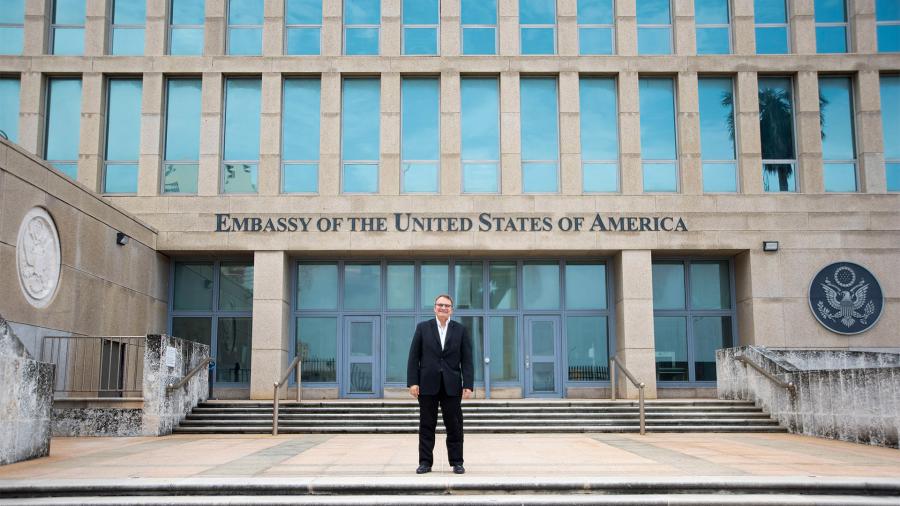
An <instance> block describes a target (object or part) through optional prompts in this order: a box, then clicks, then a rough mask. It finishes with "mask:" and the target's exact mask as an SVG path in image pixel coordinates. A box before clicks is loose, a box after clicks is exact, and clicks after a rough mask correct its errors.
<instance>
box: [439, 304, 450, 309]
mask: <svg viewBox="0 0 900 506" xmlns="http://www.w3.org/2000/svg"><path fill="white" fill-rule="evenodd" d="M434 307H439V308H442V309H443V308H447V309H450V308H452V307H453V304H435V305H434Z"/></svg>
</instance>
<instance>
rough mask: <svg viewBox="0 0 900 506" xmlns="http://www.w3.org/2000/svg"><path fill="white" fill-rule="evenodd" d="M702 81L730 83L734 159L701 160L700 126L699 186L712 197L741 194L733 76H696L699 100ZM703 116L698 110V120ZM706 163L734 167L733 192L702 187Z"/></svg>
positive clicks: (701, 111) (738, 137)
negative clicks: (713, 80)
mask: <svg viewBox="0 0 900 506" xmlns="http://www.w3.org/2000/svg"><path fill="white" fill-rule="evenodd" d="M702 79H728V80H729V81H730V82H731V97H732V100H731V116H732V119H733V121H734V159H732V160H719V159H710V160H707V159H705V158H703V127H702V124H701V127H700V130H699V132H700V135H699V136H698V138H699V141H700V180H701V181H700V184H701V187H702V189H703V193H704V194H712V195H716V194H719V195H734V194H736V193H741V161H740V156H739V154H740V152H741V146H740V139H741V132H740V122H739V121H738V114H739V111H738V110H737V89H736V88H735V76H734V75H731V74H728V75H722V74H700V75H698V76H697V95H698V100H699V95H700V81H701V80H702ZM701 114H703V110H702V108H698V120H701V118H700V115H701ZM707 163H709V164H714V165H725V164H730V165H734V190H733V191H707V190H706V188H705V185H704V181H703V179H704V178H703V176H704V169H705V167H704V165H706V164H707Z"/></svg>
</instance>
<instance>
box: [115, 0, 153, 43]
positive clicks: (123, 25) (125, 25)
mask: <svg viewBox="0 0 900 506" xmlns="http://www.w3.org/2000/svg"><path fill="white" fill-rule="evenodd" d="M117 2H119V0H109V15H108V16H107V20H108V21H109V30H108V33H107V36H106V37H107V38H106V47H107V51H106V53H107V54H108V55H109V56H144V55H146V52H147V11H146V2H145V5H144V24H142V25H141V24H134V23H115V19H116V3H117ZM116 30H142V31H143V32H144V38H143V42H144V44H143V47H141V52H140V54H116V53H114V52H113V50H114V48H115V34H116Z"/></svg>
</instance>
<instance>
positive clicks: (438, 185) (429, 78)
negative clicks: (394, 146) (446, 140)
mask: <svg viewBox="0 0 900 506" xmlns="http://www.w3.org/2000/svg"><path fill="white" fill-rule="evenodd" d="M416 80H420V81H421V80H427V81H434V82H435V83H436V84H437V88H438V90H437V92H438V93H437V148H438V152H437V158H436V159H434V160H407V159H404V158H403V144H404V142H403V132H404V130H403V83H404V82H405V81H416ZM460 109H462V107H460ZM461 114H462V112H461V111H460V115H461ZM460 151H462V149H460ZM460 158H461V157H460ZM461 163H462V160H460V164H461ZM432 164H433V165H435V166H437V174H435V176H436V178H437V181H435V189H434V191H409V190H407V189H406V187H405V184H406V178H405V177H404V174H403V170H404V166H405V165H413V166H415V165H432ZM440 193H441V78H440V76H429V75H414V76H403V77H401V79H400V194H401V195H440Z"/></svg>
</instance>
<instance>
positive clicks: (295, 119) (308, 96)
mask: <svg viewBox="0 0 900 506" xmlns="http://www.w3.org/2000/svg"><path fill="white" fill-rule="evenodd" d="M320 95H321V84H320V81H319V79H308V78H303V79H285V80H284V98H283V103H284V111H283V113H282V114H283V115H282V119H281V126H282V134H281V135H282V143H283V147H282V155H281V156H282V159H283V160H304V161H313V160H318V159H319V116H320V115H319V108H320V105H319V104H320V102H321V97H320Z"/></svg>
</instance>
